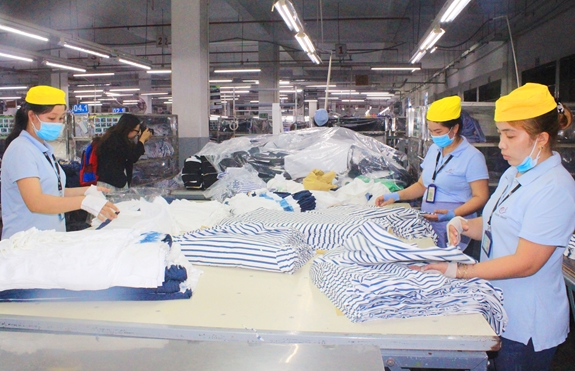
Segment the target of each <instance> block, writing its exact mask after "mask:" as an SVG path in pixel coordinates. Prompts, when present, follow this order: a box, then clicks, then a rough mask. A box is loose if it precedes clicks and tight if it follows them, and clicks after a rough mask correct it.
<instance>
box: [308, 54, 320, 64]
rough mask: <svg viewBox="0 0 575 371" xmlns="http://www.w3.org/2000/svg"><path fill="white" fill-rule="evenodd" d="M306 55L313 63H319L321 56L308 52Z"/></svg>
mask: <svg viewBox="0 0 575 371" xmlns="http://www.w3.org/2000/svg"><path fill="white" fill-rule="evenodd" d="M307 56H308V57H309V59H311V61H312V62H313V63H315V64H321V58H320V57H319V55H317V54H316V53H308V54H307Z"/></svg>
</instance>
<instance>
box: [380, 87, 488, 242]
mask: <svg viewBox="0 0 575 371" xmlns="http://www.w3.org/2000/svg"><path fill="white" fill-rule="evenodd" d="M460 116H461V98H459V97H458V96H451V97H446V98H443V99H440V100H437V101H435V102H433V104H431V106H429V109H428V110H427V116H426V118H427V126H428V129H429V132H430V133H431V138H432V140H433V144H432V145H431V147H429V150H428V151H427V154H426V155H425V159H424V160H423V163H422V164H421V168H422V170H423V171H422V173H421V177H420V178H419V180H418V181H417V182H416V183H415V184H412V185H411V186H409V187H408V188H406V189H404V190H402V191H399V192H393V193H390V194H386V195H383V196H380V197H378V198H377V199H376V201H375V204H376V205H377V206H385V205H389V204H391V203H393V202H396V201H400V200H401V201H404V200H413V199H416V198H419V197H422V196H423V200H422V203H421V210H423V211H426V212H428V213H429V214H427V215H426V218H427V219H428V220H429V221H430V222H431V225H432V226H433V229H434V231H435V232H436V234H437V237H438V241H437V246H439V247H445V246H446V244H447V232H446V229H445V228H446V225H447V222H448V221H449V220H451V219H452V218H454V217H455V216H467V217H471V218H474V217H475V216H477V215H476V214H475V212H476V211H477V210H479V209H481V208H482V207H483V206H484V205H485V202H487V199H488V198H489V187H488V182H489V174H488V172H487V165H486V164H485V157H484V156H483V154H482V153H481V152H479V150H477V149H476V148H475V147H473V146H472V145H471V144H469V142H468V141H467V139H466V138H465V137H463V136H461V128H462V122H461V118H460ZM468 243H469V239H467V238H466V239H465V240H464V241H460V243H459V248H461V249H462V250H464V249H465V248H466V247H467V245H468Z"/></svg>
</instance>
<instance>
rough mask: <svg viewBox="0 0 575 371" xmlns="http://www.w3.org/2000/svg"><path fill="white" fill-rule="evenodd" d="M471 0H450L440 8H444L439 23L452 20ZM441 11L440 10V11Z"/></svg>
mask: <svg viewBox="0 0 575 371" xmlns="http://www.w3.org/2000/svg"><path fill="white" fill-rule="evenodd" d="M470 1H471V0H452V1H451V4H449V5H447V3H446V5H444V6H443V8H442V10H443V9H445V8H446V6H447V8H446V10H445V12H444V13H443V15H442V16H441V18H440V19H439V22H441V23H447V22H451V21H453V20H454V19H455V18H456V17H457V16H458V15H459V13H461V11H462V10H463V9H464V8H465V7H466V6H467V4H469V2H470ZM440 13H441V11H440Z"/></svg>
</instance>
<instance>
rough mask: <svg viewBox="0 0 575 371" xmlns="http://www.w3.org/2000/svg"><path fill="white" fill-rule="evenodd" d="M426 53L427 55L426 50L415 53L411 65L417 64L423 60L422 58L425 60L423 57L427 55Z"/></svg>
mask: <svg viewBox="0 0 575 371" xmlns="http://www.w3.org/2000/svg"><path fill="white" fill-rule="evenodd" d="M425 53H427V51H426V50H417V52H415V54H414V55H413V57H411V59H410V61H409V63H417V62H419V61H420V60H421V58H423V56H424V55H425Z"/></svg>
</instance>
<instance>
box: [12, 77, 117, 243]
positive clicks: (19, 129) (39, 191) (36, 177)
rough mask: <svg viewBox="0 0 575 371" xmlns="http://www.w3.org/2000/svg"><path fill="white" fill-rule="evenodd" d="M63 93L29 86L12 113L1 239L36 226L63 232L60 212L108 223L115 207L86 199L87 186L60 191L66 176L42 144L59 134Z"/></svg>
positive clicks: (64, 226) (49, 149)
mask: <svg viewBox="0 0 575 371" xmlns="http://www.w3.org/2000/svg"><path fill="white" fill-rule="evenodd" d="M65 114H66V94H65V93H64V91H62V90H60V89H56V88H53V87H51V86H35V87H33V88H31V89H30V90H29V91H28V93H27V94H26V98H25V102H24V104H22V106H21V108H20V109H19V110H18V111H17V112H16V116H15V118H14V128H13V129H12V132H11V133H10V135H9V136H8V138H7V139H6V152H5V153H4V157H3V158H2V223H3V229H2V239H6V238H9V237H10V236H12V235H13V234H15V233H17V232H20V231H25V230H28V229H30V228H32V227H36V228H37V229H41V230H50V229H54V230H56V231H62V232H65V231H66V224H65V221H64V213H65V212H68V211H73V210H78V209H84V210H86V211H88V212H90V213H92V214H94V215H96V216H98V218H100V219H102V220H105V219H113V218H115V217H116V212H117V211H119V210H118V209H117V208H116V206H115V205H113V204H111V203H109V202H106V200H105V199H102V198H98V197H96V196H94V195H92V194H86V193H87V192H88V189H89V187H80V188H65V185H66V174H65V173H64V170H63V169H62V168H61V167H60V165H59V164H58V162H57V161H56V157H55V156H54V150H53V148H52V146H50V145H49V144H48V142H50V141H53V140H56V139H57V138H58V137H59V136H60V133H61V132H62V129H63V121H64V116H65Z"/></svg>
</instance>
